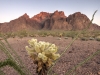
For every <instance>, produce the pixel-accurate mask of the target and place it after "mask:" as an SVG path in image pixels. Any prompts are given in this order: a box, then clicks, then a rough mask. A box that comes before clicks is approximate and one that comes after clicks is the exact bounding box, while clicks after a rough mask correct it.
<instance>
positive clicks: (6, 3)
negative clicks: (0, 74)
mask: <svg viewBox="0 0 100 75" xmlns="http://www.w3.org/2000/svg"><path fill="white" fill-rule="evenodd" d="M56 10H58V11H64V13H65V15H66V16H68V15H70V14H73V13H75V12H81V13H83V14H85V15H87V17H88V18H89V19H91V18H92V14H93V13H94V11H95V10H98V12H97V13H96V15H95V17H94V21H93V23H96V24H98V25H100V0H0V23H3V22H9V21H10V20H13V19H16V18H18V17H19V16H22V15H23V14H24V13H27V14H28V15H29V16H30V17H32V16H34V15H36V14H38V13H40V12H41V11H44V12H50V13H53V12H54V11H56Z"/></svg>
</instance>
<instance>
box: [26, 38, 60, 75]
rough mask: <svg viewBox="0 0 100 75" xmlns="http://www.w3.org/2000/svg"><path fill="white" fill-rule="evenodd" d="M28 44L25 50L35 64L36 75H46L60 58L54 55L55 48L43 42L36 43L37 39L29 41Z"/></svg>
mask: <svg viewBox="0 0 100 75" xmlns="http://www.w3.org/2000/svg"><path fill="white" fill-rule="evenodd" d="M28 43H29V46H26V50H27V52H28V54H29V56H30V57H31V58H32V59H33V62H34V64H37V73H38V75H47V70H48V69H49V67H50V66H52V64H53V62H54V61H55V60H56V59H58V58H59V57H60V55H59V54H56V52H57V46H55V44H51V43H49V42H44V41H39V42H37V39H31V40H29V41H28Z"/></svg>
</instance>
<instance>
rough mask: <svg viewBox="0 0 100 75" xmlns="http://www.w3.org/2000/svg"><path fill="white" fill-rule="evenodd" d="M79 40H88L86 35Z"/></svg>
mask: <svg viewBox="0 0 100 75" xmlns="http://www.w3.org/2000/svg"><path fill="white" fill-rule="evenodd" d="M81 40H82V41H88V40H89V39H88V38H87V37H82V38H81Z"/></svg>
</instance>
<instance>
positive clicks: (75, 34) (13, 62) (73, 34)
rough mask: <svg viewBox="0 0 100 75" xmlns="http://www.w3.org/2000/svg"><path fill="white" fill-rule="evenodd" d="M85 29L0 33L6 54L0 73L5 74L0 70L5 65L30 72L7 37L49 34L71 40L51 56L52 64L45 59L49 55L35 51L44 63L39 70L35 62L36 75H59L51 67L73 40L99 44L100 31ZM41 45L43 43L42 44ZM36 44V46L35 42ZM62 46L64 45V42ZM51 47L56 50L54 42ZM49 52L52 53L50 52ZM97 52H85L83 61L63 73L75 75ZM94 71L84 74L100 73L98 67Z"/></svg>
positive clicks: (1, 47) (23, 74) (22, 72)
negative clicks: (57, 53) (61, 49)
mask: <svg viewBox="0 0 100 75" xmlns="http://www.w3.org/2000/svg"><path fill="white" fill-rule="evenodd" d="M95 13H96V11H95ZM95 13H94V14H93V17H92V20H91V22H90V24H91V23H92V21H93V18H94V15H95ZM90 24H89V25H90ZM89 25H88V26H89ZM87 29H88V27H87V28H86V29H84V30H82V31H58V30H55V31H47V30H37V31H25V30H23V31H18V32H13V33H12V32H9V33H0V37H1V40H0V51H1V52H4V54H5V55H6V56H7V58H6V59H3V60H1V61H0V74H2V75H5V73H4V72H3V71H2V70H1V68H3V67H6V66H10V67H13V69H15V70H16V71H17V72H18V73H19V74H20V75H31V73H30V72H29V71H28V69H27V68H26V67H25V65H23V63H24V62H25V61H24V62H23V61H22V60H21V59H20V57H19V55H18V54H17V52H16V51H15V50H14V49H13V48H12V47H11V45H10V44H9V42H8V41H7V39H9V38H16V37H19V38H20V39H23V38H25V37H32V38H39V37H44V38H45V37H50V36H51V37H58V38H59V39H58V40H61V39H62V38H64V40H68V39H70V38H71V41H70V42H69V44H68V45H67V47H65V49H64V50H63V51H62V52H61V51H58V52H59V53H60V55H56V54H55V56H53V57H55V59H53V57H52V59H53V60H56V61H54V63H53V65H51V64H52V61H50V62H49V61H47V58H50V56H49V57H48V56H45V54H44V55H42V54H41V53H40V51H38V52H37V53H39V55H37V56H38V58H39V59H42V60H41V61H40V63H42V64H43V66H44V65H46V66H45V67H42V69H43V71H42V72H41V64H39V63H37V65H38V66H39V67H38V68H37V70H38V72H37V74H38V75H58V74H59V75H61V74H60V73H56V72H53V67H54V66H55V64H57V62H58V61H59V60H61V58H62V56H63V55H64V53H66V51H67V50H68V49H69V48H70V47H71V46H72V44H73V43H74V42H75V40H78V41H79V40H80V41H92V40H94V41H96V42H98V45H100V42H99V41H100V31H99V30H98V31H88V30H87ZM52 39H53V38H52ZM52 39H51V40H52ZM58 40H57V41H58ZM31 41H32V40H31ZM31 41H29V44H31V45H33V43H34V42H31ZM33 41H34V40H33ZM13 42H14V41H13ZM43 43H44V42H43ZM45 44H47V43H45ZM62 44H63V43H62ZM62 44H60V45H62ZM31 45H30V47H34V46H31ZM39 45H40V44H39ZM42 45H44V44H42ZM51 45H52V44H51ZM36 46H37V44H36ZM64 46H66V44H65V45H64ZM53 47H54V49H52V51H53V50H54V51H53V52H54V53H55V52H57V50H56V49H57V48H56V46H55V45H54V44H53ZM37 48H39V47H37ZM37 48H36V51H37ZM55 48H56V49H55ZM26 50H27V51H29V55H30V54H31V50H30V49H29V47H27V48H26ZM55 50H56V51H55ZM72 50H74V48H72ZM36 51H35V52H36ZM76 52H77V51H76ZM32 53H33V51H32ZM47 53H48V52H47ZM69 53H72V51H69ZM51 54H53V53H52V52H51ZM98 54H100V49H98V50H94V51H93V53H90V54H87V55H86V56H87V57H85V59H84V60H83V61H81V62H78V63H77V64H74V66H72V67H71V69H70V70H68V71H64V73H63V75H77V73H76V72H75V71H76V70H77V69H78V68H79V67H80V66H82V65H84V64H85V63H87V62H88V61H89V60H91V59H92V58H93V57H94V56H96V55H98ZM37 56H36V57H37ZM56 56H57V57H56ZM59 56H60V57H59ZM43 57H44V58H46V59H43ZM58 57H59V58H58ZM31 58H34V57H33V56H31ZM57 58H58V59H57ZM98 58H100V57H99V56H98ZM29 59H30V58H29ZM35 59H36V58H34V59H33V60H31V61H33V62H34V61H35ZM50 60H51V59H50ZM62 60H63V59H62ZM36 61H37V60H36ZM60 62H61V61H60ZM47 63H48V64H49V67H50V68H49V69H46V67H47V66H48V64H47ZM58 63H59V62H58ZM65 63H66V62H65ZM32 65H33V64H32ZM57 65H59V64H57ZM62 65H63V63H62ZM62 65H61V63H60V65H59V66H62ZM98 65H100V64H99V62H98ZM59 66H58V67H59ZM35 68H36V67H35ZM62 68H63V67H62ZM99 68H100V67H99ZM44 69H46V71H47V73H45V71H44ZM55 69H58V68H57V66H56V67H55ZM95 72H96V73H91V72H89V73H86V74H88V75H94V74H96V75H100V71H99V69H97V71H95ZM79 74H80V73H78V75H79ZM84 74H85V73H82V75H84ZM86 74H85V75H86ZM34 75H36V73H34Z"/></svg>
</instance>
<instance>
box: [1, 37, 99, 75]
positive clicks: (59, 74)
mask: <svg viewBox="0 0 100 75" xmlns="http://www.w3.org/2000/svg"><path fill="white" fill-rule="evenodd" d="M31 38H32V37H24V38H18V37H16V38H9V39H8V42H9V43H10V45H11V46H12V47H13V48H14V49H15V51H16V52H17V53H18V55H19V56H20V58H21V59H22V61H23V62H24V64H25V66H26V67H27V68H28V70H29V71H30V72H31V74H32V75H37V74H36V73H35V71H36V65H34V64H33V62H32V60H31V58H29V56H28V54H27V52H26V50H25V46H27V45H28V42H27V41H28V40H29V39H31ZM34 38H36V39H38V40H39V41H40V40H41V41H47V42H50V43H54V44H56V45H57V46H58V53H60V54H61V53H62V52H63V51H64V50H65V48H66V46H67V45H68V44H69V43H70V42H71V41H72V39H71V38H68V39H65V38H64V37H61V39H58V37H52V36H49V37H34ZM97 50H100V42H99V41H95V40H88V41H82V40H80V39H77V40H76V41H75V42H74V43H73V44H72V45H71V47H70V48H69V49H68V50H67V51H66V52H65V54H64V55H63V56H62V57H61V59H60V60H59V61H58V62H57V64H56V65H55V66H54V67H53V73H56V75H65V73H66V72H67V71H68V70H70V69H72V68H73V67H74V66H75V65H77V64H78V63H80V62H82V61H83V60H84V59H86V58H87V57H89V56H90V55H92V54H93V53H94V52H96V51H97ZM4 59H6V56H5V54H4V53H3V52H2V51H1V50H0V60H1V61H2V60H4ZM1 70H2V71H4V73H6V75H19V74H18V73H17V72H16V71H15V70H13V68H11V67H9V66H6V67H3V68H1ZM69 75H72V74H69ZM73 75H100V53H99V54H98V55H96V56H95V57H94V58H92V59H91V60H89V61H88V62H87V63H85V64H83V65H82V66H80V67H78V68H77V69H76V70H75V71H74V74H73Z"/></svg>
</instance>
